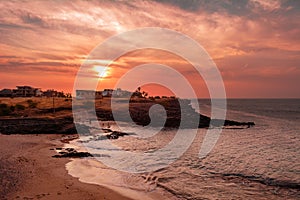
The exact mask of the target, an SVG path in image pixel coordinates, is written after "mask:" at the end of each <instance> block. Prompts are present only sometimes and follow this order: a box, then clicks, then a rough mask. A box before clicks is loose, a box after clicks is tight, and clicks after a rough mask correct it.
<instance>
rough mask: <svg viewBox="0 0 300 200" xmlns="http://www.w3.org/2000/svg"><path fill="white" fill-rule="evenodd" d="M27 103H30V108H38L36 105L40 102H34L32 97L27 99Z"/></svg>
mask: <svg viewBox="0 0 300 200" xmlns="http://www.w3.org/2000/svg"><path fill="white" fill-rule="evenodd" d="M27 103H28V107H29V108H36V106H37V104H38V103H37V102H34V101H32V100H31V99H29V100H27Z"/></svg>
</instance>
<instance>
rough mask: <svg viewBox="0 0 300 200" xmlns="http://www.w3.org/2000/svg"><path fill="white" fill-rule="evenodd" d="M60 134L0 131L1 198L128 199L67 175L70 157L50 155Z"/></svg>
mask: <svg viewBox="0 0 300 200" xmlns="http://www.w3.org/2000/svg"><path fill="white" fill-rule="evenodd" d="M60 138H61V135H1V134H0V152H1V154H0V184H1V186H2V187H0V199H3V200H4V199H73V200H77V199H78V200H82V199H89V200H92V199H110V200H114V199H118V200H119V199H129V198H127V197H124V196H122V195H121V194H119V193H117V192H115V191H113V190H111V189H107V188H105V187H102V186H99V185H94V184H86V183H82V182H80V181H79V180H78V179H76V178H74V177H72V176H70V175H69V174H68V173H67V171H66V168H65V164H66V163H67V162H69V158H53V157H52V156H53V155H55V154H56V152H55V151H54V150H50V149H54V148H57V147H62V146H63V143H61V142H60Z"/></svg>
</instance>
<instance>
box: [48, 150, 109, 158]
mask: <svg viewBox="0 0 300 200" xmlns="http://www.w3.org/2000/svg"><path fill="white" fill-rule="evenodd" d="M56 149H58V148H56ZM59 149H62V148H59ZM52 157H53V158H85V157H109V156H108V155H103V154H91V153H89V152H78V151H76V150H75V149H74V148H65V149H63V150H62V151H60V152H59V154H57V155H54V156H52Z"/></svg>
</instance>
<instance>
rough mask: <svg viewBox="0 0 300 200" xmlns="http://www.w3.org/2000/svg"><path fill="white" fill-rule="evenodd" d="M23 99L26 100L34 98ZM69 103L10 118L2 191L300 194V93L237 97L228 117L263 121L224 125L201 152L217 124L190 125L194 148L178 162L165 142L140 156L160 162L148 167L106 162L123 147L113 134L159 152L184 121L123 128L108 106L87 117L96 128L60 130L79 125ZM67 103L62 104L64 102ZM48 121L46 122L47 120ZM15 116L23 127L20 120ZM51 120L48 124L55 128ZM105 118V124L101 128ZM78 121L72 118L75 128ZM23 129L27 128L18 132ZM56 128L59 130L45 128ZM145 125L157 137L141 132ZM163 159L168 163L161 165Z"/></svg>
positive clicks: (149, 197) (36, 195)
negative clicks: (132, 170)
mask: <svg viewBox="0 0 300 200" xmlns="http://www.w3.org/2000/svg"><path fill="white" fill-rule="evenodd" d="M34 100H35V101H38V100H40V102H39V104H38V105H41V104H42V103H43V102H45V101H47V99H34ZM19 101H21V103H22V102H23V104H24V105H26V102H27V100H26V99H25V100H19ZM107 102H108V99H104V100H101V101H99V102H98V103H99V104H100V103H101V106H102V107H101V106H98V107H97V108H98V109H99V108H102V109H103V110H104V109H107V108H108V106H107V105H106V103H107ZM209 102H210V101H209V100H199V103H200V110H201V113H204V114H206V115H207V116H209V113H210V104H209ZM63 103H64V104H65V105H64V106H65V107H64V109H57V112H56V113H55V114H56V115H57V116H59V117H60V118H57V119H55V118H54V116H53V114H49V113H48V111H47V112H46V115H44V114H43V115H42V114H40V113H45V112H41V111H44V110H43V107H40V108H39V107H38V108H36V109H35V110H24V111H22V112H20V113H17V114H18V115H19V116H22V115H24V114H25V112H28V113H29V111H31V113H30V114H31V115H29V117H32V118H26V117H19V118H10V119H9V118H8V117H7V118H3V119H2V121H1V123H3V126H2V131H6V133H7V135H4V134H0V150H1V155H0V177H1V179H0V183H1V185H2V186H3V187H2V188H1V190H0V197H1V199H75V200H76V199H78V200H79V199H145V200H153V199H155V200H156V199H172V200H173V199H174V200H178V199H262V200H264V199H268V200H269V199H274V200H279V199H290V200H293V199H299V198H300V192H299V185H300V176H299V170H300V168H299V152H300V148H299V142H300V141H299V137H298V133H299V130H300V127H299V120H300V118H299V113H300V111H299V106H298V105H299V103H298V101H297V100H255V101H253V100H229V101H228V110H227V118H228V119H231V120H237V121H249V120H250V121H253V122H255V124H256V125H255V126H253V127H245V126H241V127H231V126H229V127H224V129H223V130H222V133H221V135H220V138H219V139H218V142H217V143H216V145H215V146H214V148H213V150H212V151H211V152H210V154H209V155H208V156H207V157H205V158H199V154H198V153H199V150H200V148H201V144H202V143H203V138H204V137H205V135H206V133H207V131H208V130H209V129H207V128H199V129H193V130H192V129H188V128H187V129H182V131H183V132H182V133H181V134H183V135H182V138H183V140H181V141H182V142H183V141H184V140H186V139H187V138H186V137H187V135H190V132H191V131H194V130H196V131H197V133H196V135H195V138H194V140H193V142H192V144H191V145H190V147H189V148H188V149H187V151H186V152H184V153H183V155H182V156H180V157H179V158H178V159H176V160H174V162H171V163H168V161H169V160H170V157H164V155H170V154H164V153H166V151H165V150H162V151H161V153H162V154H161V157H159V158H161V160H159V162H158V163H157V162H154V160H149V161H146V162H145V160H137V161H138V163H139V166H140V167H142V168H140V169H143V168H144V169H145V168H146V169H147V168H148V167H154V168H157V169H156V170H152V171H148V172H143V171H141V172H140V173H128V172H124V171H120V170H117V169H114V168H113V167H110V166H107V165H105V164H104V162H101V159H104V160H102V161H105V158H107V159H108V158H109V156H110V155H117V156H119V155H121V154H120V151H119V150H117V149H109V148H107V149H106V146H105V145H106V142H108V141H109V142H111V143H112V144H114V145H116V146H118V147H119V148H121V150H124V151H127V152H135V153H144V152H153V151H154V150H157V149H162V147H164V146H165V145H166V144H168V143H169V142H170V141H172V139H173V138H174V137H175V135H176V134H179V133H177V131H176V129H174V128H168V129H163V130H161V131H160V132H159V133H157V134H155V135H151V134H152V133H155V130H156V128H155V127H148V128H147V129H145V127H143V126H139V125H137V124H132V123H128V122H118V124H119V125H122V127H123V130H122V131H123V132H119V131H118V127H117V126H116V121H108V120H107V118H106V116H110V114H107V115H103V116H104V117H103V119H99V121H98V120H94V121H82V124H81V126H82V127H85V129H84V130H86V129H87V130H89V133H88V134H87V133H86V132H83V134H81V135H77V134H62V133H60V134H56V133H57V132H55V130H58V131H60V130H61V128H62V127H63V126H64V124H67V125H68V126H71V125H72V123H70V122H69V121H70V120H69V116H70V114H71V113H70V109H69V108H70V101H68V102H65V101H63V100H62V101H61V104H63ZM61 104H57V106H61V107H62V105H61ZM139 106H141V105H139ZM139 106H137V107H136V109H135V110H138V108H139ZM192 106H193V105H192ZM57 108H59V107H57ZM275 108H276V109H275ZM66 110H68V112H66ZM103 110H101V109H100V110H99V112H100V113H102V111H103ZM197 111H198V110H197ZM198 112H199V111H198ZM34 117H35V118H34ZM43 120H46V121H47V123H48V124H47V123H45V122H44V121H43ZM40 122H43V123H44V124H43V125H39V123H40ZM12 124H15V125H14V126H16V127H15V128H13V125H12ZM59 124H60V126H58V125H59ZM44 125H48V129H47V130H46V129H45V127H44ZM73 126H74V125H73ZM97 126H100V127H102V126H103V127H104V129H103V130H102V131H101V130H100V129H99V128H97ZM7 127H8V128H7ZM20 127H22V128H20ZM37 127H39V128H41V129H42V130H43V131H45V132H43V131H42V132H41V131H40V129H37ZM55 127H56V128H55ZM103 127H102V128H103ZM108 127H109V128H108ZM73 129H74V127H72V126H71V128H70V129H68V130H70V131H74V130H73ZM16 130H19V131H20V132H24V133H26V134H10V132H15V131H16ZM50 130H51V131H52V132H53V134H45V133H47V131H48V132H49V131H50ZM62 130H63V131H64V132H70V131H67V129H62ZM104 130H105V131H106V132H105V131H104ZM51 131H50V132H51ZM103 131H104V132H103ZM107 131H108V132H107ZM111 131H113V132H111ZM114 131H116V132H114ZM30 132H36V134H29V133H30ZM112 133H131V134H124V135H122V136H121V135H119V136H118V137H116V138H114V139H111V138H109V137H107V134H112ZM137 133H143V134H144V136H148V135H149V136H150V137H138V135H137ZM179 146H180V145H178V148H179ZM176 148H177V147H175V149H174V150H175V151H174V152H176ZM67 149H69V150H67ZM60 150H62V151H66V150H67V152H69V153H70V154H68V153H67V154H61V152H60ZM74 150H75V151H74ZM76 152H78V153H83V154H76ZM172 152H173V151H172ZM174 152H173V153H174ZM91 154H93V155H94V157H91ZM70 155H73V156H70ZM74 155H75V156H74ZM99 155H100V157H99ZM53 156H55V157H53ZM101 156H102V157H101ZM124 158H125V157H124ZM99 161H100V162H99ZM127 164H130V163H123V164H122V167H126V166H127ZM161 164H162V165H164V167H162V168H160V166H161ZM128 167H130V165H128ZM124 169H125V168H124ZM137 169H138V168H137ZM148 169H149V168H148Z"/></svg>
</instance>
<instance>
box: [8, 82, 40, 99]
mask: <svg viewBox="0 0 300 200" xmlns="http://www.w3.org/2000/svg"><path fill="white" fill-rule="evenodd" d="M12 96H16V97H34V96H41V89H40V88H34V87H31V86H26V85H25V86H17V89H14V90H13V94H12Z"/></svg>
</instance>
